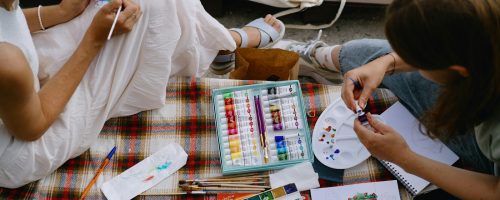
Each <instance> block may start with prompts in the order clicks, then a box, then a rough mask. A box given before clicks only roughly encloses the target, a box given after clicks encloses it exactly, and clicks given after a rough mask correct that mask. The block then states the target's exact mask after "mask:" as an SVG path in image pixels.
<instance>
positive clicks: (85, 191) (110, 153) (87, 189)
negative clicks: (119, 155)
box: [80, 146, 116, 200]
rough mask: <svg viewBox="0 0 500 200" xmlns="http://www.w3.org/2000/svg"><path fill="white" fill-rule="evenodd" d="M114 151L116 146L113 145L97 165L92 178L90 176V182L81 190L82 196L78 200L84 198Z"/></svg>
mask: <svg viewBox="0 0 500 200" xmlns="http://www.w3.org/2000/svg"><path fill="white" fill-rule="evenodd" d="M115 151H116V146H115V147H113V149H111V151H110V152H109V154H108V156H106V158H104V161H103V162H102V163H101V166H99V169H97V172H96V173H95V175H94V178H92V180H90V183H89V184H88V185H87V187H86V188H85V190H83V193H82V196H80V200H82V199H85V196H86V195H87V192H89V190H90V188H92V186H93V185H94V183H95V181H96V180H97V178H98V177H99V175H101V173H102V171H104V167H106V165H108V163H109V160H111V158H112V157H113V155H114V154H115Z"/></svg>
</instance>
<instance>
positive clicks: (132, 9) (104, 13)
mask: <svg viewBox="0 0 500 200" xmlns="http://www.w3.org/2000/svg"><path fill="white" fill-rule="evenodd" d="M120 5H122V11H121V12H120V15H119V16H118V20H117V22H116V25H115V29H114V30H113V35H120V34H123V33H128V32H130V31H131V30H132V28H133V27H134V25H135V24H136V22H137V21H138V20H139V18H140V17H141V15H142V11H141V9H140V7H139V5H137V4H136V3H134V2H133V1H131V0H113V1H111V2H110V3H108V4H106V5H104V6H103V7H102V8H101V9H100V10H99V12H97V14H96V15H95V16H94V19H93V21H92V24H91V25H90V27H89V29H88V33H89V34H90V35H91V36H92V37H93V38H94V39H96V40H97V41H106V38H107V37H108V34H109V31H110V30H111V26H112V24H113V21H114V19H115V16H116V12H117V10H118V8H119V7H120Z"/></svg>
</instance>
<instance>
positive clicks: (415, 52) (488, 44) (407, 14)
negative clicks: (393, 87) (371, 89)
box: [385, 0, 500, 139]
mask: <svg viewBox="0 0 500 200" xmlns="http://www.w3.org/2000/svg"><path fill="white" fill-rule="evenodd" d="M385 32H386V36H387V38H388V40H389V43H390V44H391V46H392V47H393V49H394V51H395V52H396V53H398V55H400V57H401V58H402V59H403V60H404V61H406V62H407V63H408V64H410V65H412V66H414V67H416V68H419V69H423V70H440V69H441V70H442V69H447V68H448V67H450V66H453V65H460V66H463V67H465V68H466V69H467V70H468V72H469V76H468V77H460V78H457V79H456V80H454V81H453V82H452V83H449V84H445V85H443V88H442V90H441V93H440V95H439V97H438V99H437V102H436V104H435V105H434V107H433V108H432V109H431V110H430V111H428V112H426V113H425V114H424V115H423V116H422V118H421V121H422V124H423V125H424V126H425V127H426V128H427V131H428V134H429V135H431V136H435V137H439V138H444V139H446V138H449V136H452V135H455V134H464V133H466V132H467V131H469V130H471V129H472V128H474V126H476V125H478V124H480V123H481V122H483V121H485V120H487V119H488V118H489V117H491V116H492V114H493V112H494V111H495V110H498V109H497V108H498V107H499V104H500V3H499V1H497V0H394V2H393V3H392V4H391V5H390V6H389V7H388V9H387V20H386V26H385ZM499 123H500V122H499Z"/></svg>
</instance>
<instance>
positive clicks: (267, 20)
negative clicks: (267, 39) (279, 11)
mask: <svg viewBox="0 0 500 200" xmlns="http://www.w3.org/2000/svg"><path fill="white" fill-rule="evenodd" d="M273 18H274V17H273V16H272V15H270V14H267V15H266V17H265V18H264V22H266V23H268V24H271V23H270V21H271V20H272V19H273ZM274 19H276V18H274Z"/></svg>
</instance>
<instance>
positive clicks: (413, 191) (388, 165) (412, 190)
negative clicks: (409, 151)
mask: <svg viewBox="0 0 500 200" xmlns="http://www.w3.org/2000/svg"><path fill="white" fill-rule="evenodd" d="M380 163H382V165H383V166H384V167H385V168H387V169H388V170H389V171H390V172H391V173H392V175H394V176H395V177H396V178H397V179H398V180H399V182H400V183H401V184H403V185H404V186H405V187H406V189H407V190H408V191H409V192H410V193H411V194H412V195H413V196H415V195H417V190H416V189H415V188H414V187H413V186H412V185H411V184H410V183H409V182H408V181H407V180H406V179H405V178H404V177H402V176H401V174H399V172H398V171H396V170H395V169H394V167H393V165H392V163H389V162H386V161H383V160H380Z"/></svg>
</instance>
